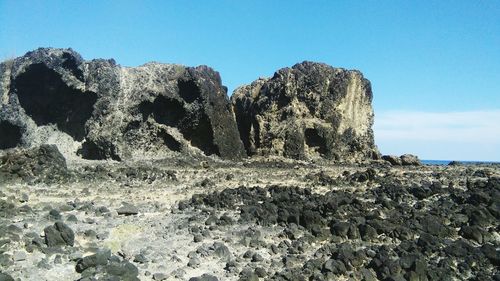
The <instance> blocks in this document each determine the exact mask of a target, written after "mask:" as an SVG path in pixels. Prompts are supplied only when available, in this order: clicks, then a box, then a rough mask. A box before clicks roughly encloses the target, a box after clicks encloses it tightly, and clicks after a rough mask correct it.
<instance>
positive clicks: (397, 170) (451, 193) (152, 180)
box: [0, 146, 500, 281]
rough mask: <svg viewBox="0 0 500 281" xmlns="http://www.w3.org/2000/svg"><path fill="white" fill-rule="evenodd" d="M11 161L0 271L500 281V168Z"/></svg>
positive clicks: (24, 276)
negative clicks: (499, 269)
mask: <svg viewBox="0 0 500 281" xmlns="http://www.w3.org/2000/svg"><path fill="white" fill-rule="evenodd" d="M59 156H60V155H58V154H57V153H54V152H53V151H52V150H51V148H50V146H47V147H45V148H43V149H41V150H40V151H37V152H36V153H34V154H33V152H32V153H31V154H30V153H27V154H25V155H24V156H23V155H19V154H15V155H14V154H5V155H3V156H2V157H1V158H0V159H1V161H0V186H1V188H0V272H1V273H0V280H193V281H194V280H205V281H208V280H210V281H212V280H466V279H470V280H500V272H499V271H498V268H499V265H500V253H499V246H500V236H499V215H500V166H499V165H483V166H471V165H453V166H416V167H415V166H391V165H390V164H388V163H387V162H376V163H371V164H370V165H368V164H367V165H335V164H325V163H312V162H304V161H292V160H281V159H268V160H259V159H254V160H247V161H240V162H229V161H221V160H214V159H211V158H203V159H194V158H192V159H186V158H173V159H169V160H163V161H156V162H147V163H140V162H135V163H118V162H113V161H108V162H106V161H76V162H68V163H65V161H64V158H62V159H61V158H60V157H59Z"/></svg>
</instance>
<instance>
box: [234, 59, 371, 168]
mask: <svg viewBox="0 0 500 281" xmlns="http://www.w3.org/2000/svg"><path fill="white" fill-rule="evenodd" d="M231 100H232V104H233V108H234V111H235V114H236V121H237V123H238V130H239V132H240V136H241V138H242V140H243V144H244V146H245V149H246V151H247V153H248V154H249V155H279V156H285V157H289V158H294V159H302V158H318V157H322V158H327V159H334V160H344V161H350V160H361V159H371V158H378V150H377V148H376V147H375V144H374V139H373V130H372V124H373V109H372V106H371V102H372V90H371V84H370V81H368V80H367V79H365V78H364V77H363V75H362V74H361V72H359V71H356V70H345V69H341V68H333V67H331V66H328V65H326V64H322V63H314V62H307V61H305V62H302V63H299V64H296V65H294V66H293V67H292V68H283V69H280V70H278V71H277V72H276V73H275V74H274V76H273V77H272V78H260V79H258V80H256V81H254V82H253V83H251V84H250V85H246V86H242V87H239V88H237V89H236V90H235V91H234V93H233V96H232V97H231Z"/></svg>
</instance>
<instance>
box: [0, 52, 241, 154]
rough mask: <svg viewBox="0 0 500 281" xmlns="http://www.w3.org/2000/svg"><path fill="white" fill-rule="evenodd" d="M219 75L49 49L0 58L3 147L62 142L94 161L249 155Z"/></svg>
mask: <svg viewBox="0 0 500 281" xmlns="http://www.w3.org/2000/svg"><path fill="white" fill-rule="evenodd" d="M226 91H227V90H226V88H225V87H224V86H222V82H221V79H220V76H219V74H218V73H217V72H216V71H214V70H212V69H211V68H209V67H206V66H199V67H185V66H181V65H174V64H160V63H148V64H145V65H143V66H139V67H136V68H127V67H121V66H119V65H117V64H116V63H115V62H114V61H113V60H101V59H99V60H92V61H84V60H83V59H82V58H81V56H80V55H79V54H77V53H76V52H74V51H73V50H71V49H51V48H41V49H37V50H35V51H33V52H29V53H27V54H26V55H24V56H23V57H19V58H16V59H14V60H11V61H8V62H4V63H2V64H0V97H2V100H1V108H0V134H1V138H0V149H6V148H12V147H16V146H22V147H33V146H37V145H40V144H43V143H53V144H56V145H57V146H58V148H59V150H60V151H61V152H62V153H63V154H65V155H66V156H68V155H69V156H76V155H77V154H78V155H79V156H82V157H84V158H87V159H115V160H124V159H134V158H157V157H158V158H159V157H163V156H166V155H168V154H169V153H172V152H181V153H187V154H195V155H196V154H200V155H201V154H204V155H218V156H221V157H223V158H229V159H236V158H239V157H241V156H243V155H244V149H243V145H242V143H241V140H240V138H239V134H238V130H237V126H236V123H235V120H234V113H233V111H232V107H231V105H230V102H229V100H228V98H227V94H226Z"/></svg>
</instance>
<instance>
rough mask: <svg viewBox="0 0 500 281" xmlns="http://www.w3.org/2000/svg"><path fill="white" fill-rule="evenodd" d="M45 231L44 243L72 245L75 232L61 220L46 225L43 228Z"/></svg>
mask: <svg viewBox="0 0 500 281" xmlns="http://www.w3.org/2000/svg"><path fill="white" fill-rule="evenodd" d="M44 232H45V243H47V246H49V247H53V246H65V245H69V246H73V243H74V241H75V233H74V232H73V230H71V228H69V226H67V225H66V224H65V223H63V222H60V221H58V222H56V223H55V224H54V225H52V226H47V227H46V228H45V229H44Z"/></svg>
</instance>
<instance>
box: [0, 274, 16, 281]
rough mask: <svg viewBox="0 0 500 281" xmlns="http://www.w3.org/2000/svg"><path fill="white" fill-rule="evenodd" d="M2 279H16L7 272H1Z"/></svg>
mask: <svg viewBox="0 0 500 281" xmlns="http://www.w3.org/2000/svg"><path fill="white" fill-rule="evenodd" d="M0 281H14V278H12V277H11V276H10V275H9V274H7V273H3V272H0Z"/></svg>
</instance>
